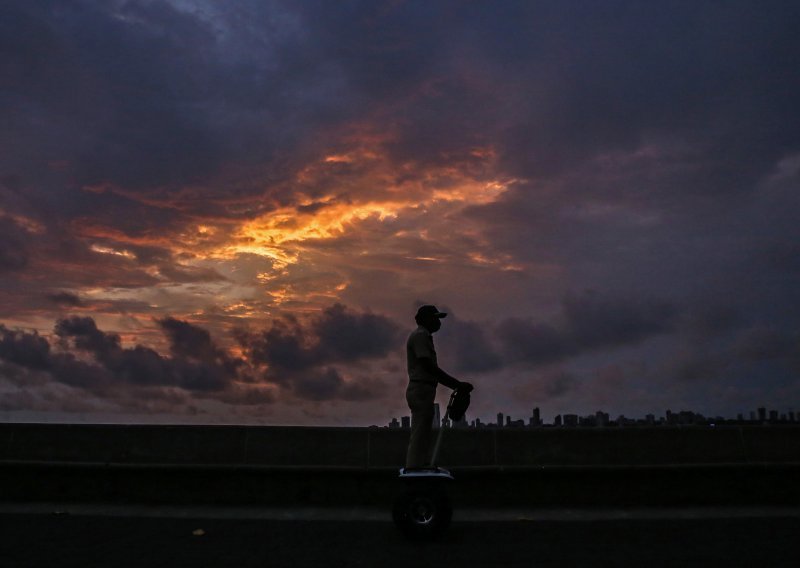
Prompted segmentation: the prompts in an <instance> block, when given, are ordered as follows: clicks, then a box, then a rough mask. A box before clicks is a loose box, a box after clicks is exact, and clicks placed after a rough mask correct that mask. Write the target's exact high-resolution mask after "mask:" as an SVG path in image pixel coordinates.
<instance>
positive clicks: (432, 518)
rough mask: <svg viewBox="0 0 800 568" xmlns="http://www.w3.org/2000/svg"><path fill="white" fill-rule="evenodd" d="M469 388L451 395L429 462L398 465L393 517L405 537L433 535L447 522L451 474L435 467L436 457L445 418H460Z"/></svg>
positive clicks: (437, 535)
mask: <svg viewBox="0 0 800 568" xmlns="http://www.w3.org/2000/svg"><path fill="white" fill-rule="evenodd" d="M469 390H471V389H469ZM469 390H467V389H461V390H458V389H456V390H454V391H453V392H452V394H451V395H450V401H449V402H448V403H447V410H446V411H445V414H444V418H442V424H441V427H440V428H439V435H438V436H437V437H436V445H435V446H434V449H433V457H432V458H431V466H430V467H426V468H423V469H414V470H406V468H404V467H403V468H400V479H401V480H402V481H403V483H404V488H403V491H402V492H401V493H400V494H399V495H398V497H397V499H395V502H394V508H393V511H392V517H393V518H394V523H395V525H397V527H398V528H399V529H400V531H401V532H402V533H403V534H404V535H406V536H407V537H408V538H411V539H424V540H428V539H434V538H437V537H439V536H440V535H441V534H442V533H443V532H444V531H445V529H447V527H448V526H449V525H450V520H451V519H452V517H453V506H452V505H451V503H450V498H449V497H448V496H447V491H446V485H447V484H449V483H450V482H451V481H453V479H454V478H453V476H452V474H451V473H450V472H449V471H448V470H446V469H444V468H441V467H437V466H436V460H437V458H438V457H439V448H440V447H441V444H442V435H443V434H444V430H445V425H446V424H447V420H448V419H449V418H452V419H453V420H461V419H462V418H463V417H464V413H465V412H466V411H467V407H469V402H470V396H469Z"/></svg>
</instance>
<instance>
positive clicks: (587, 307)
mask: <svg viewBox="0 0 800 568" xmlns="http://www.w3.org/2000/svg"><path fill="white" fill-rule="evenodd" d="M677 314H678V309H677V308H676V307H675V306H674V305H672V304H671V303H669V302H665V301H660V300H652V299H640V300H636V299H633V298H618V297H609V296H607V295H601V294H598V293H595V292H586V293H584V294H581V295H568V296H566V297H565V298H564V300H563V302H562V314H561V318H560V321H558V322H553V323H541V322H534V321H532V320H526V319H522V318H510V319H507V320H504V321H502V322H500V323H499V324H498V325H497V337H498V339H499V341H500V344H501V346H502V350H503V353H504V354H505V356H506V358H507V359H508V360H509V361H510V362H514V361H517V362H524V363H526V364H529V365H544V364H548V363H554V362H558V361H562V360H565V359H567V358H570V357H576V356H578V355H580V354H582V353H586V352H589V351H597V350H608V349H613V348H616V347H620V346H625V345H636V344H638V343H641V342H642V341H645V340H646V339H648V338H650V337H653V336H656V335H660V334H664V333H667V332H670V331H673V329H674V328H673V325H674V323H675V320H676V317H677Z"/></svg>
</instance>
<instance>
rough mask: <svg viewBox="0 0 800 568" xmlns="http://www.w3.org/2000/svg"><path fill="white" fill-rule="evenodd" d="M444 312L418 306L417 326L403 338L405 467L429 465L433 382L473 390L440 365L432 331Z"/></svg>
mask: <svg viewBox="0 0 800 568" xmlns="http://www.w3.org/2000/svg"><path fill="white" fill-rule="evenodd" d="M446 316H447V314H446V313H443V312H440V311H439V310H437V309H436V306H421V307H420V308H419V310H417V315H416V317H415V318H414V319H415V320H416V322H417V326H418V327H417V329H415V330H414V331H412V332H411V335H409V336H408V341H407V342H406V361H407V363H408V388H407V389H406V401H407V402H408V407H409V408H410V409H411V439H410V440H409V442H408V453H407V454H406V469H420V468H424V467H428V466H430V463H429V460H430V451H429V448H430V441H431V429H432V427H433V413H434V403H433V401H434V399H435V398H436V385H437V384H439V383H442V384H443V385H444V386H446V387H450V388H451V389H453V390H455V389H460V388H464V389H467V391H468V392H469V391H471V390H472V385H471V384H469V383H467V382H463V381H459V380H457V379H455V378H453V377H451V376H450V375H448V374H447V373H445V372H444V371H443V370H442V369H440V368H439V364H438V363H437V361H436V350H435V349H434V347H433V334H434V333H436V332H437V331H439V329H440V328H441V327H442V318H444V317H446Z"/></svg>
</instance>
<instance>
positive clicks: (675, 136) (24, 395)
mask: <svg viewBox="0 0 800 568" xmlns="http://www.w3.org/2000/svg"><path fill="white" fill-rule="evenodd" d="M798 23H800V4H798V3H797V2H781V1H775V2H763V1H752V2H747V1H738V0H730V1H727V2H697V1H686V2H679V1H663V2H642V1H639V0H636V1H630V2H623V1H613V0H612V1H604V2H597V1H594V0H591V1H590V0H586V1H577V0H576V1H565V0H560V1H553V2H532V1H524V2H512V1H504V2H488V1H487V2H480V1H466V0H463V1H455V0H454V1H420V2H410V1H409V2H404V1H399V0H395V1H377V0H376V1H364V2H359V1H342V2H338V1H337V2H333V1H327V0H319V1H301V0H292V1H285V2H283V1H270V0H228V1H224V2H220V1H212V0H153V1H148V0H95V1H92V0H51V1H43V0H19V1H16V2H14V1H7V2H3V3H2V4H0V324H1V325H0V419H2V420H57V421H81V420H82V421H126V420H131V421H136V422H152V421H161V422H164V421H167V422H192V423H196V422H201V423H248V424H249V423H265V424H308V425H357V426H362V425H370V424H379V425H382V424H386V423H387V422H388V421H389V420H390V419H391V418H392V417H393V416H401V415H403V414H407V413H408V412H407V408H406V407H405V399H404V388H405V384H406V381H407V377H406V375H405V351H404V343H405V337H406V336H407V334H408V333H409V332H410V331H411V330H412V329H413V327H414V326H415V324H414V322H413V315H414V313H415V311H416V308H417V306H419V305H420V304H422V303H433V304H435V305H437V306H438V307H439V308H440V309H442V310H447V311H448V312H450V315H449V317H448V318H447V319H446V320H445V321H444V326H443V328H442V330H441V331H440V332H439V333H438V334H437V335H436V336H435V340H436V345H437V349H438V352H439V362H440V364H441V366H442V367H443V368H444V369H445V370H447V371H448V372H450V373H451V374H453V375H455V376H456V377H459V378H462V379H467V380H470V381H471V382H473V384H474V385H475V387H476V391H475V394H474V396H473V407H472V409H471V410H470V412H469V413H468V417H469V418H475V417H476V416H477V417H481V418H482V419H484V420H493V419H494V415H495V414H496V413H497V412H498V411H502V412H505V413H506V414H510V415H511V416H512V417H514V418H519V417H527V416H529V415H530V413H531V409H532V408H533V407H534V406H538V407H540V408H541V410H542V415H543V417H544V418H545V419H546V420H548V421H550V420H552V418H553V416H554V415H555V414H558V413H565V412H574V413H578V414H589V413H592V414H593V413H594V412H595V411H597V410H604V411H606V412H609V413H610V414H611V415H612V418H613V417H616V416H617V415H619V414H625V415H626V416H633V417H641V416H644V415H645V414H647V413H653V414H656V415H663V414H664V412H665V410H666V409H668V408H669V409H671V410H673V411H678V410H683V409H687V410H694V411H698V412H702V413H703V414H706V415H711V416H715V415H725V416H731V417H735V415H736V414H737V413H738V412H743V413H745V414H746V415H747V414H749V411H750V410H751V409H754V408H756V407H758V406H762V405H764V406H767V407H769V408H774V409H777V410H780V411H782V412H785V411H788V410H790V409H796V410H800V335H799V334H798V329H800V223H798V221H799V220H800V193H799V192H798V191H799V190H800V95H799V94H798V93H800V72H798V70H799V69H800V34H798ZM445 390H446V389H444V387H440V399H441V400H444V399H445V397H446V393H445V392H444V391H445Z"/></svg>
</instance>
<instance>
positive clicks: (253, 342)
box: [238, 304, 399, 400]
mask: <svg viewBox="0 0 800 568" xmlns="http://www.w3.org/2000/svg"><path fill="white" fill-rule="evenodd" d="M398 333H399V328H398V327H397V326H396V324H395V323H394V322H392V321H391V320H390V319H388V318H386V317H384V316H381V315H377V314H372V313H357V312H354V311H352V310H349V309H348V308H346V307H345V306H343V305H341V304H334V305H333V306H331V307H329V308H327V309H325V310H323V311H322V313H321V314H320V315H319V316H317V317H315V318H312V319H311V320H310V321H309V322H308V323H307V324H305V325H303V324H302V323H300V322H299V321H298V320H297V319H295V318H293V317H285V318H281V319H279V320H276V321H273V323H272V325H271V326H270V327H269V328H268V329H265V330H263V331H261V332H258V333H247V332H239V336H238V339H239V342H240V343H241V345H242V346H243V347H244V348H245V349H246V350H247V353H248V355H249V356H250V357H251V358H252V360H253V361H254V362H256V363H259V364H263V365H266V366H267V378H268V379H269V380H270V381H272V382H274V383H276V384H279V385H281V386H284V387H288V388H291V389H292V390H293V391H294V392H295V394H297V395H298V396H300V397H301V398H306V399H309V400H326V399H331V398H344V399H350V400H358V399H365V398H373V397H377V396H379V394H380V391H379V388H380V386H381V385H380V384H379V383H376V382H375V381H364V380H359V381H355V382H350V383H348V382H346V381H345V380H344V379H343V378H342V376H341V374H340V373H339V371H337V370H336V369H335V368H333V367H331V365H333V364H340V365H344V366H345V367H347V368H349V369H351V370H355V369H356V366H357V365H358V363H360V362H361V361H367V360H370V359H375V358H380V357H385V356H386V355H387V354H389V353H391V352H392V351H394V350H395V349H396V348H397V345H398V342H399V335H398Z"/></svg>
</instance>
